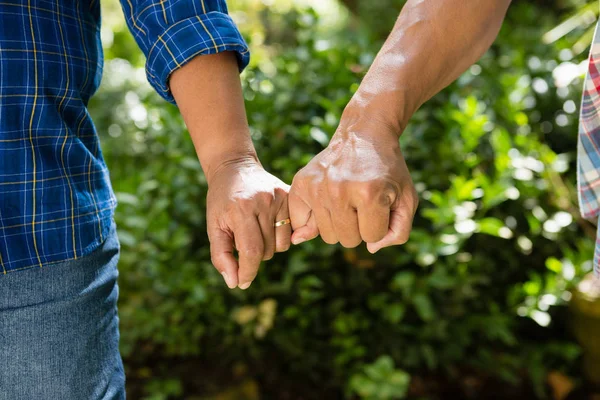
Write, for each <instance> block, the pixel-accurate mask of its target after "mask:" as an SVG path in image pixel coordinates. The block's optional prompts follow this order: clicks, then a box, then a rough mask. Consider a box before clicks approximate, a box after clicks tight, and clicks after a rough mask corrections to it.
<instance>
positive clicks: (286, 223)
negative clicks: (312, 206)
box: [275, 218, 292, 228]
mask: <svg viewBox="0 0 600 400" xmlns="http://www.w3.org/2000/svg"><path fill="white" fill-rule="evenodd" d="M291 222H292V221H291V220H290V219H289V218H286V219H282V220H281V221H277V222H275V228H278V227H280V226H284V225H288V224H290V223H291Z"/></svg>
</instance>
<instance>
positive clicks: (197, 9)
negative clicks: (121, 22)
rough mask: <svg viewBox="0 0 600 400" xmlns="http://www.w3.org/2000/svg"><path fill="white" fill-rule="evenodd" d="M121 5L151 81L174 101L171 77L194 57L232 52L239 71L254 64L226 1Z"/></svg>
mask: <svg viewBox="0 0 600 400" xmlns="http://www.w3.org/2000/svg"><path fill="white" fill-rule="evenodd" d="M121 5H122V6H123V12H124V13H125V19H126V20H127V25H128V26H129V29H130V30H131V32H132V33H133V35H134V37H135V40H136V42H137V43H138V45H139V46H140V48H141V49H142V51H143V52H144V54H145V55H146V74H147V76H148V81H149V82H150V84H151V85H152V86H153V87H154V88H155V89H156V91H157V92H158V93H159V94H160V95H161V96H162V97H164V98H165V99H166V100H168V101H169V102H171V103H175V100H174V98H173V95H172V94H171V91H170V90H169V85H168V81H169V77H170V75H171V74H172V73H173V71H175V70H177V69H178V68H181V67H182V66H183V65H185V64H186V63H187V62H188V61H190V60H191V59H192V58H194V57H195V56H197V55H204V54H215V53H220V52H223V51H233V52H235V53H236V55H237V59H238V65H239V68H240V71H242V70H243V69H244V68H245V67H246V66H247V65H248V62H249V61H250V52H249V51H248V45H247V44H246V42H245V41H244V38H243V37H242V35H241V34H240V32H239V30H238V29H237V27H236V25H235V23H234V22H233V20H232V19H231V17H230V16H229V14H228V11H227V4H226V2H225V0H121Z"/></svg>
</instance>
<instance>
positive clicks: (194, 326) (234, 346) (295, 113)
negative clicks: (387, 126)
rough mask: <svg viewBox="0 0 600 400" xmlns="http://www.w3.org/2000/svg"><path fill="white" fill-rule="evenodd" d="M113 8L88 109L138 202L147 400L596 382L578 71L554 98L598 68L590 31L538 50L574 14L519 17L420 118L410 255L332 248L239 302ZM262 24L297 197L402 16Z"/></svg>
mask: <svg viewBox="0 0 600 400" xmlns="http://www.w3.org/2000/svg"><path fill="white" fill-rule="evenodd" d="M381 3H386V2H383V1H382V2H381ZM400 3H402V2H397V1H396V2H393V1H389V2H388V3H387V4H388V5H389V6H390V7H392V5H398V7H397V9H398V10H399V8H400ZM108 4H109V5H108V6H105V7H106V10H107V12H105V20H107V21H108V22H107V26H109V27H112V28H113V29H114V30H115V33H114V41H113V42H112V43H110V41H108V46H107V49H106V55H107V65H106V68H105V76H104V83H103V86H102V88H101V90H100V92H99V93H98V95H97V96H96V98H95V99H94V100H93V101H92V103H91V106H90V108H91V113H92V115H93V116H94V118H95V120H96V123H97V127H98V131H99V132H100V134H101V136H102V142H103V149H104V154H105V157H106V159H107V163H108V165H109V167H110V169H111V172H112V181H113V184H114V188H115V191H116V192H117V197H118V199H119V203H120V204H119V207H118V209H117V213H116V220H117V224H118V227H119V236H120V239H121V243H122V256H121V263H120V270H121V276H120V285H121V289H122V291H121V302H120V315H121V334H122V351H123V356H124V358H125V361H126V367H127V372H128V379H129V382H130V383H129V384H130V387H129V391H130V397H131V398H140V397H144V396H145V397H144V398H152V399H155V398H156V399H163V398H164V399H167V398H183V397H185V398H190V397H191V396H193V395H200V396H208V395H212V394H216V393H222V392H224V391H225V390H226V389H227V388H230V387H231V386H232V385H238V384H239V385H240V387H245V386H244V385H247V382H248V381H251V382H254V383H257V385H258V390H247V391H244V390H242V391H241V392H239V393H245V394H239V393H238V394H237V395H233V396H234V397H232V398H254V397H252V396H256V392H257V391H258V392H259V393H261V394H262V397H260V398H275V399H300V398H303V399H307V398H315V399H323V398H339V397H346V398H356V397H358V398H364V399H395V398H405V397H406V396H409V397H410V398H421V399H438V398H439V399H445V398H448V397H443V396H444V394H443V393H445V392H444V391H445V390H449V389H448V388H451V389H452V390H454V392H453V393H463V394H464V395H465V396H466V398H488V397H481V396H485V395H482V393H489V390H490V388H501V390H502V392H501V393H502V394H501V395H500V397H497V398H514V393H522V392H523V391H524V390H533V392H534V393H535V397H537V398H546V396H547V393H546V387H545V379H546V374H547V372H548V371H551V370H559V371H562V372H564V373H567V374H569V375H571V376H577V374H578V372H577V371H578V369H577V366H576V360H577V357H578V355H579V348H578V347H577V346H576V345H575V344H574V343H573V341H572V339H570V338H569V337H567V336H566V335H565V334H564V333H563V330H562V326H561V324H562V323H563V322H564V317H562V311H561V310H562V307H561V304H564V302H565V300H568V289H569V288H571V287H572V285H573V284H574V283H575V282H577V281H578V279H580V278H581V277H582V276H583V275H584V274H585V273H586V272H588V271H589V270H590V269H591V263H590V261H589V259H590V258H591V255H592V252H593V244H594V241H593V235H594V227H593V226H592V225H591V224H589V223H588V222H587V221H584V220H582V219H581V218H580V217H579V215H578V213H577V207H576V194H575V189H574V182H575V148H576V146H575V144H576V137H577V113H576V112H575V110H574V108H573V104H577V105H578V102H579V97H580V93H581V92H580V87H581V84H582V80H581V75H579V74H577V76H576V77H575V78H574V79H572V81H570V82H569V83H568V84H566V85H564V84H562V83H561V84H560V85H561V86H560V87H557V85H556V84H555V79H554V78H553V72H554V74H556V73H557V72H556V71H557V65H558V64H560V63H565V62H571V63H574V64H576V63H578V62H580V61H582V60H583V59H584V58H585V54H583V53H582V54H578V55H575V56H573V54H572V53H571V52H570V50H569V48H570V46H571V45H572V43H573V41H574V40H575V39H574V37H576V36H577V34H578V33H581V32H583V28H582V29H581V32H579V31H576V32H574V33H573V35H568V36H566V37H564V38H561V39H560V40H558V41H556V42H555V43H553V44H552V45H546V44H543V43H542V42H541V37H542V35H543V34H544V33H545V32H547V31H548V30H550V29H551V28H552V27H554V26H556V25H557V24H558V23H559V22H560V15H562V13H563V12H564V10H560V9H558V7H556V6H555V7H548V6H546V5H536V4H535V3H523V2H516V3H515V4H514V5H513V7H512V9H511V11H510V14H509V18H508V21H507V23H506V25H505V26H504V28H503V30H502V32H501V35H500V37H499V39H498V41H497V42H496V44H495V45H494V47H493V48H492V50H490V51H489V52H488V53H487V54H486V55H485V56H484V58H483V59H482V60H481V61H480V62H479V63H478V64H477V65H476V66H474V67H472V68H471V69H470V71H469V72H467V73H466V74H465V75H464V76H462V77H461V78H460V79H459V81H458V82H456V83H455V84H453V85H452V86H451V87H450V88H448V89H447V90H445V91H444V92H443V93H441V94H440V95H438V96H436V97H435V98H434V99H433V100H431V101H430V102H428V103H427V104H426V105H425V106H423V107H422V109H421V110H419V111H418V113H417V114H416V115H415V116H414V118H413V120H412V122H411V124H410V126H409V127H408V129H407V131H406V132H405V134H404V135H403V138H402V144H403V151H404V154H405V156H406V158H407V162H408V165H409V168H410V169H411V172H412V176H413V180H414V182H415V184H416V187H417V190H418V192H419V193H420V197H421V206H420V209H419V212H418V214H417V216H416V219H415V224H414V230H413V233H412V235H411V239H410V241H409V243H408V244H406V245H405V246H402V247H398V248H393V249H386V250H383V251H381V252H380V253H379V254H378V255H376V256H371V255H370V254H369V253H368V252H367V251H366V249H365V248H358V249H355V250H347V249H343V248H341V247H339V246H327V245H325V244H323V243H322V242H321V241H320V240H315V241H313V242H309V243H306V244H303V245H301V246H299V247H294V248H293V249H292V250H291V251H290V252H288V253H286V254H280V255H277V256H276V257H275V258H274V259H273V260H272V261H269V262H267V263H265V264H264V265H263V267H262V268H261V271H260V274H259V276H258V278H257V280H256V282H255V283H254V284H253V286H252V288H251V289H250V290H248V291H245V292H242V291H238V290H236V291H229V290H228V289H227V288H226V286H225V285H224V283H223V282H222V278H221V277H220V276H219V274H218V273H216V271H214V270H213V268H212V266H211V264H210V258H209V247H208V239H207V236H206V227H205V206H206V202H205V196H206V191H207V186H206V181H205V179H204V176H203V175H202V172H201V169H200V166H199V164H198V161H197V159H196V156H195V153H194V149H193V146H192V143H191V141H190V139H189V138H188V136H187V133H186V131H185V127H184V124H183V122H182V120H181V118H180V117H179V116H178V112H177V110H176V108H175V107H173V106H170V105H167V104H166V103H164V102H163V101H162V100H161V99H159V98H158V96H157V95H156V94H154V93H153V92H152V91H151V90H150V89H149V87H148V85H147V84H146V83H144V79H145V78H144V76H143V64H142V62H143V60H142V59H141V58H140V56H139V53H138V52H134V51H132V49H133V43H132V39H131V38H130V37H129V36H127V35H126V33H125V31H124V28H123V25H122V23H121V22H120V20H115V19H114V18H115V15H116V14H114V8H113V7H114V4H113V3H110V2H109V3H108ZM358 4H362V3H360V2H358ZM364 4H371V3H369V2H365V3H364ZM372 4H375V3H372ZM377 4H379V3H377ZM244 7H246V8H242V10H245V11H246V13H247V15H255V14H251V13H256V15H260V16H261V18H263V24H242V27H243V28H244V30H245V32H246V33H247V35H246V37H248V39H249V42H250V44H251V47H252V48H253V49H254V50H255V51H254V53H255V57H254V59H253V61H252V64H251V66H250V68H249V69H248V70H247V71H246V72H245V73H244V75H243V83H244V93H245V98H246V101H247V111H248V116H249V120H250V126H251V130H252V136H253V139H254V141H255V144H256V147H257V150H258V153H259V156H260V158H261V161H262V162H263V164H264V165H265V167H266V168H267V169H268V170H269V171H271V172H272V173H274V174H275V175H277V176H279V177H281V178H282V179H283V180H285V181H287V182H288V183H290V182H291V180H292V178H293V176H294V174H295V172H296V171H297V170H298V169H300V168H301V167H302V166H304V165H305V164H306V163H307V162H308V160H310V159H311V157H312V156H314V155H315V154H317V153H318V152H319V151H320V150H321V149H323V147H324V146H325V145H326V144H327V141H328V138H329V136H330V135H331V134H332V133H333V132H334V131H335V129H336V127H337V124H338V122H339V117H340V115H341V112H342V110H343V108H344V106H345V104H346V103H347V101H348V100H349V99H350V97H351V96H352V93H353V92H354V91H355V90H356V88H357V87H358V84H359V83H360V79H361V77H362V75H363V74H364V72H365V71H366V70H367V68H368V66H369V64H370V63H371V61H372V60H373V58H374V56H375V54H376V52H377V49H378V48H379V46H380V44H381V39H382V32H385V31H386V30H389V28H390V24H391V23H393V19H390V18H383V17H380V16H381V13H382V12H384V11H385V9H384V8H380V7H371V8H369V7H367V6H364V5H361V6H360V7H362V8H361V9H360V10H361V11H360V13H359V14H357V15H359V17H358V19H359V20H360V21H362V22H360V23H356V17H353V16H343V18H344V21H346V22H345V23H343V24H340V26H339V27H336V28H331V27H328V26H327V24H324V23H323V22H322V16H320V15H319V14H318V13H317V12H315V11H312V10H309V9H297V8H292V9H291V10H288V11H285V12H282V13H280V14H278V13H277V12H276V11H275V10H272V11H271V12H270V13H267V12H266V11H265V10H264V9H263V10H260V9H259V10H256V9H255V8H252V7H256V6H250V5H246V6H244ZM230 8H231V9H232V10H234V7H233V6H230ZM392 9H394V8H392ZM387 10H388V11H386V14H385V15H386V16H388V17H389V8H388V9H387ZM559 11H560V12H559ZM238 17H239V15H238ZM340 18H342V17H340ZM383 28H385V30H382V29H383ZM119 57H120V58H119ZM565 65H566V64H563V65H562V67H564V66H565ZM559 71H560V69H559ZM415 79H418V77H415ZM221 134H227V133H226V132H222V133H221ZM409 374H410V375H409ZM411 377H412V379H411ZM409 381H410V383H409ZM469 382H471V383H470V384H469ZM473 382H475V384H473ZM494 385H497V386H494ZM251 386H252V385H251ZM409 386H410V388H409ZM252 387H254V386H252ZM486 390H487V392H486ZM236 393H237V392H236ZM249 393H250V394H249ZM252 393H254V394H252ZM469 393H470V396H471V397H468V396H467V394H469ZM236 396H237V397H236ZM478 396H479V397H478ZM502 396H505V397H502ZM532 396H534V395H532ZM452 398H454V397H452ZM531 398H533V397H531Z"/></svg>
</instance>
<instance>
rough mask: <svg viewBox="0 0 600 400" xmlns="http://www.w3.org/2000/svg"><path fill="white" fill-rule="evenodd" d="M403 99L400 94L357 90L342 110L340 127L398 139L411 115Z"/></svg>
mask: <svg viewBox="0 0 600 400" xmlns="http://www.w3.org/2000/svg"><path fill="white" fill-rule="evenodd" d="M361 88H362V87H361ZM404 98H405V96H404V95H403V94H402V93H400V92H390V91H385V93H374V92H373V91H370V90H364V89H363V90H361V89H359V90H358V91H357V92H356V93H355V95H354V96H353V97H352V99H351V100H350V102H349V103H348V106H347V107H346V109H345V110H344V114H343V116H342V121H341V123H340V125H344V126H345V127H346V129H355V130H356V129H360V130H363V131H365V132H371V133H372V134H378V133H379V132H381V133H382V134H385V135H388V134H390V133H393V134H394V135H395V136H396V138H399V137H400V136H401V135H402V132H403V131H404V129H405V128H406V125H407V124H408V120H409V119H410V115H411V113H410V112H409V111H408V110H407V107H406V102H405V101H404Z"/></svg>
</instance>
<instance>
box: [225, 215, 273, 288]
mask: <svg viewBox="0 0 600 400" xmlns="http://www.w3.org/2000/svg"><path fill="white" fill-rule="evenodd" d="M237 222H238V224H237V226H236V229H234V231H233V232H234V236H235V246H236V248H237V250H238V257H239V266H240V267H239V270H238V286H239V288H240V289H244V290H245V289H248V288H249V287H250V284H252V281H253V280H254V278H256V274H257V273H258V268H259V267H260V262H261V261H262V259H263V256H264V250H265V244H264V240H263V236H262V232H261V229H260V225H259V222H258V218H257V217H255V216H245V217H244V218H243V220H238V221H237Z"/></svg>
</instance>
